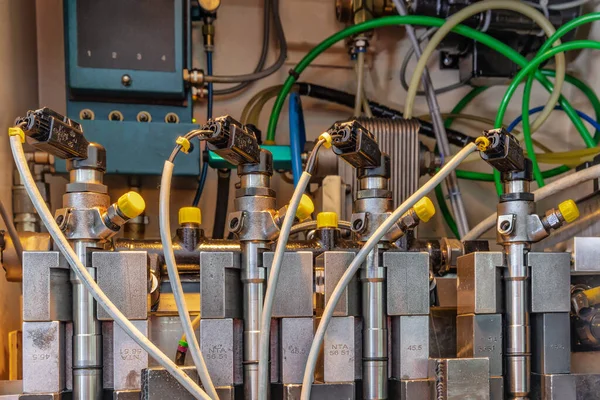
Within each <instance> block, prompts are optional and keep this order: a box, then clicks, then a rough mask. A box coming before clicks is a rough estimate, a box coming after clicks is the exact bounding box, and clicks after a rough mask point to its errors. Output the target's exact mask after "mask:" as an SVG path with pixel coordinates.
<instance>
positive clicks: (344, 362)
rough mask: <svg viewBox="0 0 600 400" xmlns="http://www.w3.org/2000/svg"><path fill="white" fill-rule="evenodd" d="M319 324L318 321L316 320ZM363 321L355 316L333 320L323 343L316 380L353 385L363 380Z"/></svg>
mask: <svg viewBox="0 0 600 400" xmlns="http://www.w3.org/2000/svg"><path fill="white" fill-rule="evenodd" d="M315 322H316V323H317V324H318V323H319V319H317V320H316V321H315ZM361 355H362V322H361V320H360V319H359V318H355V317H333V318H332V319H331V322H330V323H329V326H328V327H327V331H326V332H325V340H324V342H323V358H322V360H323V362H322V364H320V365H318V366H317V371H316V375H317V380H320V381H322V382H325V383H335V382H354V381H355V380H357V379H360V378H361V377H362V357H361Z"/></svg>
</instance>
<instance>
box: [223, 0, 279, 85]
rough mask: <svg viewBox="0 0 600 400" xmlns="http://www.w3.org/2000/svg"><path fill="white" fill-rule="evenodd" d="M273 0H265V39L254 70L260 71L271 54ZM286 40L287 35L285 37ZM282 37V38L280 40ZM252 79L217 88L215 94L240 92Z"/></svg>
mask: <svg viewBox="0 0 600 400" xmlns="http://www.w3.org/2000/svg"><path fill="white" fill-rule="evenodd" d="M272 1H273V0H265V1H264V6H263V41H262V50H261V51H260V58H259V59H258V63H257V64H256V68H254V72H260V71H262V69H263V68H264V66H265V63H266V62H267V55H268V54H269V36H270V34H271V6H272ZM283 40H285V37H284V38H283ZM279 43H282V42H281V39H280V42H279ZM251 83H252V81H247V82H242V83H240V84H237V85H235V86H231V87H228V88H225V89H217V90H215V91H214V94H215V96H221V95H226V94H232V93H235V92H239V91H240V90H243V89H245V88H247V87H248V86H250V84H251Z"/></svg>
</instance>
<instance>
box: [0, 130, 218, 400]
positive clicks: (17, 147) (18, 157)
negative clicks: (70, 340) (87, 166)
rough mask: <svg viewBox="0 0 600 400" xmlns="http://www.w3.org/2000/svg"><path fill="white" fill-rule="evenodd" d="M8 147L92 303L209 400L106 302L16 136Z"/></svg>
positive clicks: (196, 393) (195, 392) (192, 390)
mask: <svg viewBox="0 0 600 400" xmlns="http://www.w3.org/2000/svg"><path fill="white" fill-rule="evenodd" d="M10 147H11V149H12V154H13V158H14V160H15V164H16V166H17V169H18V170H19V173H20V174H21V179H22V180H23V183H24V185H25V190H26V191H27V194H28V195H29V198H30V199H31V202H32V203H33V206H34V207H35V209H36V211H37V212H38V214H39V216H40V218H41V219H42V222H43V223H44V225H45V226H46V228H47V229H48V233H50V236H52V239H53V240H54V243H55V244H56V245H57V246H58V248H59V250H60V251H61V252H62V253H63V255H64V256H65V258H66V259H67V261H68V262H69V265H70V266H71V268H72V269H73V272H75V275H77V277H78V278H79V279H80V280H81V281H82V282H83V284H84V285H85V287H86V289H87V290H88V291H89V292H90V293H91V294H92V296H94V299H96V301H97V302H98V304H99V305H100V306H101V307H102V308H104V309H105V310H106V312H107V313H108V314H109V315H110V317H111V318H112V319H114V321H115V322H116V323H117V324H118V325H119V326H120V327H121V328H122V329H123V330H124V331H125V332H126V333H127V334H128V335H129V336H130V337H131V338H132V339H133V340H135V342H136V343H137V344H139V345H140V347H142V348H143V349H144V350H145V351H146V352H147V353H148V355H149V356H150V357H152V358H154V359H155V360H156V361H158V363H159V364H160V365H162V366H163V367H164V368H165V369H166V370H167V371H169V373H170V374H171V375H173V377H174V378H175V379H177V381H178V382H179V383H180V384H181V385H182V386H183V387H185V388H186V389H187V390H188V391H189V392H190V393H191V394H192V395H193V396H194V397H195V398H197V399H204V400H210V397H208V395H207V394H206V393H205V392H204V391H203V390H202V389H201V388H200V387H199V386H198V385H197V384H196V382H194V381H193V380H192V379H191V378H190V377H189V376H188V375H187V374H186V373H185V372H183V371H182V370H181V369H180V368H178V367H177V365H175V363H174V362H173V361H171V359H169V357H167V356H166V355H165V354H164V353H163V352H162V351H160V350H159V349H158V347H156V346H155V345H154V344H153V343H152V342H151V341H150V340H149V339H148V338H147V337H146V336H144V334H143V333H142V332H140V331H139V330H138V329H137V328H136V327H135V326H134V325H133V324H132V323H131V321H129V320H128V319H127V318H126V317H125V316H124V315H123V313H122V312H121V311H119V309H118V308H117V307H116V306H115V305H114V304H113V303H112V301H110V299H109V298H108V297H107V296H106V294H104V292H103V291H102V289H100V287H99V286H98V284H97V283H96V282H95V281H94V278H93V277H92V276H91V275H90V273H89V272H88V271H87V269H86V268H85V267H84V266H83V264H82V263H81V261H80V260H79V258H78V257H77V254H75V251H73V249H72V248H71V245H70V244H69V242H68V241H67V239H66V238H65V236H64V235H63V233H62V231H61V230H60V228H59V227H58V225H57V224H56V221H54V217H53V216H52V214H51V213H50V210H49V209H48V206H47V205H46V202H45V201H44V199H43V198H42V196H41V194H40V192H39V190H38V188H37V186H36V184H35V181H34V180H33V177H32V176H31V171H30V170H29V167H28V166H27V160H26V159H25V153H24V152H23V145H22V144H21V139H20V138H19V137H18V136H11V137H10Z"/></svg>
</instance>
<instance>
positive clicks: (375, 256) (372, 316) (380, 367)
mask: <svg viewBox="0 0 600 400" xmlns="http://www.w3.org/2000/svg"><path fill="white" fill-rule="evenodd" d="M379 264H380V263H379V249H377V248H376V249H374V250H373V251H372V252H371V253H369V255H368V256H367V260H366V262H365V266H364V267H363V268H362V269H361V271H360V279H361V283H362V309H363V324H364V326H363V363H362V364H363V399H366V400H375V399H387V397H388V394H387V390H388V387H387V386H388V349H387V340H388V334H387V315H386V312H385V310H386V304H385V270H384V268H383V267H380V266H379Z"/></svg>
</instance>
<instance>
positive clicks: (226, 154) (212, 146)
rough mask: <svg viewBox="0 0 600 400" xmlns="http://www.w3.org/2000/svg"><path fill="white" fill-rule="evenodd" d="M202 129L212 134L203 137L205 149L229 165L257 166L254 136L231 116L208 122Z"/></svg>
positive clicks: (257, 159) (258, 150) (258, 155)
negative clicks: (205, 144)
mask: <svg viewBox="0 0 600 400" xmlns="http://www.w3.org/2000/svg"><path fill="white" fill-rule="evenodd" d="M204 129H205V130H208V131H211V132H212V134H207V135H204V138H205V139H206V141H207V148H208V149H209V150H211V151H214V152H215V153H217V154H218V155H220V156H221V157H223V158H224V159H225V160H227V161H228V162H230V163H231V164H233V165H240V164H257V163H258V162H259V161H260V147H259V145H258V140H257V139H256V135H255V134H254V132H253V131H251V130H249V129H246V127H244V125H242V124H241V123H240V122H238V121H236V120H235V119H233V118H231V116H229V115H225V116H222V117H217V118H213V119H211V120H208V122H207V123H206V125H204Z"/></svg>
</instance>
